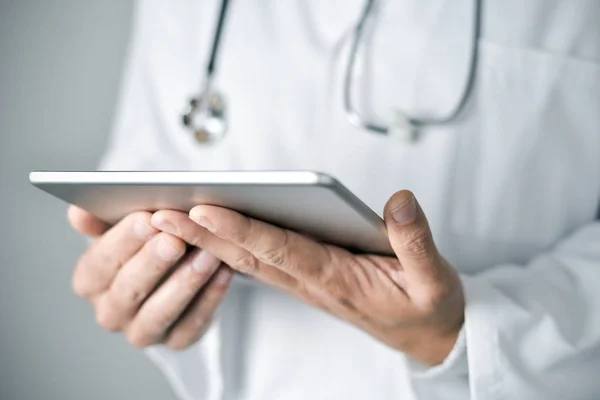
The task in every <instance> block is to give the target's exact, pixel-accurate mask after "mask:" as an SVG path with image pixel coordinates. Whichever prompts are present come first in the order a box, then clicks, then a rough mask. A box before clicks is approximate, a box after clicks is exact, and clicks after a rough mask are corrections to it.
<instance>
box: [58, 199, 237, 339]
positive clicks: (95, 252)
mask: <svg viewBox="0 0 600 400" xmlns="http://www.w3.org/2000/svg"><path fill="white" fill-rule="evenodd" d="M150 218H151V214H150V213H147V212H138V213H134V214H130V215H129V216H127V217H126V218H124V219H123V220H122V221H120V222H119V223H118V224H116V225H115V226H114V227H112V228H111V227H109V226H108V225H106V224H105V223H103V222H102V221H100V220H98V219H97V218H95V217H94V216H92V215H91V214H89V213H87V212H86V211H83V210H82V209H80V208H77V207H74V206H71V207H70V209H69V220H70V222H71V224H72V225H73V227H74V228H75V229H76V230H77V231H79V232H80V233H82V234H84V235H87V236H91V237H94V238H95V241H94V243H93V244H91V245H90V246H89V248H88V249H87V250H86V251H85V253H84V254H83V255H82V256H81V258H80V260H79V262H78V264H77V267H76V269H75V273H74V275H73V289H74V291H75V293H77V294H78V295H79V296H81V297H83V298H85V299H87V300H89V301H90V302H91V303H92V304H93V305H94V308H95V311H96V320H97V321H98V324H99V325H100V326H102V327H103V328H104V329H106V330H109V331H121V332H124V333H125V335H126V337H127V339H128V341H129V342H130V343H131V344H132V345H134V346H135V347H145V346H148V345H151V344H156V343H164V344H165V345H167V346H168V347H170V348H173V349H183V348H185V347H187V346H189V345H191V344H193V343H194V342H195V341H197V340H198V339H199V338H200V337H201V336H202V334H203V333H204V332H205V331H206V329H207V328H208V326H209V323H210V320H211V317H212V315H213V313H214V311H215V309H216V307H217V305H218V304H219V302H220V301H221V299H222V298H223V296H224V294H225V292H226V291H227V289H228V287H229V283H230V282H231V277H232V271H231V270H230V269H229V268H228V267H226V266H220V264H221V263H220V261H219V260H218V259H216V258H215V257H213V256H212V255H210V254H209V253H208V252H206V251H202V250H200V249H197V248H196V249H194V250H192V251H190V252H188V253H187V254H186V244H185V243H184V242H183V241H182V240H181V239H179V238H176V237H174V236H173V235H171V234H169V233H164V232H159V231H158V230H157V229H155V228H153V227H152V226H151V224H150Z"/></svg>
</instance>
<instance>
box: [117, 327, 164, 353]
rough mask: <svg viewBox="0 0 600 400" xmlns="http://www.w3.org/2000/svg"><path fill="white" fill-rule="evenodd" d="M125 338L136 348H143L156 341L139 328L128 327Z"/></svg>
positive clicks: (156, 340)
mask: <svg viewBox="0 0 600 400" xmlns="http://www.w3.org/2000/svg"><path fill="white" fill-rule="evenodd" d="M125 338H126V339H127V341H128V342H129V344H130V345H132V346H133V347H135V348H136V349H143V348H144V347H148V346H151V345H153V344H156V343H158V339H157V338H156V337H155V336H153V335H150V334H148V333H146V332H144V331H141V330H139V329H130V330H128V331H127V333H126V334H125Z"/></svg>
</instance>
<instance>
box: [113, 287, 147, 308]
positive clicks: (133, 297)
mask: <svg viewBox="0 0 600 400" xmlns="http://www.w3.org/2000/svg"><path fill="white" fill-rule="evenodd" d="M111 297H112V298H114V300H115V303H117V304H123V305H126V304H139V303H141V302H142V300H144V298H145V297H146V294H145V293H144V292H143V291H142V290H141V289H140V288H138V287H136V286H134V285H132V284H130V283H126V284H120V285H118V287H115V286H113V287H112V288H111Z"/></svg>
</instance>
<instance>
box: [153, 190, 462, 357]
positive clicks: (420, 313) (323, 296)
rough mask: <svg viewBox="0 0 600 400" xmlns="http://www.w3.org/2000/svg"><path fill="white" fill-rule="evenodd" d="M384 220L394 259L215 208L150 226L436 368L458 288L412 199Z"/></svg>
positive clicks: (452, 338) (456, 308)
mask: <svg viewBox="0 0 600 400" xmlns="http://www.w3.org/2000/svg"><path fill="white" fill-rule="evenodd" d="M384 215H385V223H386V227H387V230H388V235H389V239H390V244H391V245H392V248H393V250H394V253H395V255H396V257H384V256H379V255H356V254H352V253H350V252H349V251H347V250H345V249H343V248H340V247H336V246H331V245H328V244H324V243H320V242H317V241H314V240H312V239H310V238H308V237H306V236H303V235H300V234H298V233H296V232H293V231H290V230H286V229H281V228H278V227H276V226H273V225H270V224H267V223H265V222H261V221H258V220H255V219H252V218H248V217H245V216H243V215H241V214H239V213H237V212H235V211H231V210H229V209H225V208H222V207H216V206H205V205H202V206H197V207H195V208H194V209H192V210H191V211H190V214H189V218H188V216H187V215H186V214H184V213H180V212H177V211H167V210H164V211H159V212H157V213H155V214H154V215H153V217H152V223H153V225H154V226H155V227H156V228H158V229H160V230H162V231H165V232H168V233H171V234H173V235H176V236H179V237H180V238H182V239H183V240H185V241H186V242H188V243H190V244H192V245H194V246H197V247H200V248H203V249H205V250H206V251H208V252H209V253H211V254H212V255H214V256H215V257H217V258H219V259H221V260H222V261H223V262H225V263H226V264H228V265H229V266H230V267H231V268H233V269H235V270H237V271H239V272H242V273H244V274H247V275H250V276H252V277H253V278H255V279H257V280H259V281H261V282H264V283H266V284H268V285H270V286H273V287H276V288H278V289H280V290H283V291H285V292H287V293H289V294H291V295H292V296H294V297H297V298H300V299H302V300H303V301H305V302H307V303H309V304H311V305H313V306H316V307H318V308H321V309H323V310H326V311H327V312H329V313H331V314H333V315H334V316H336V317H338V318H342V319H344V320H346V321H348V322H350V323H352V324H354V325H356V326H358V327H360V328H361V329H363V330H364V331H366V332H368V333H369V334H371V335H372V336H373V337H375V338H376V339H378V340H380V341H381V342H383V343H385V344H387V345H388V346H390V347H392V348H394V349H397V350H400V351H402V352H404V353H405V354H406V355H408V356H409V357H411V358H413V359H414V360H416V361H418V362H420V363H422V364H427V365H437V364H440V363H442V362H443V361H444V359H445V358H446V356H447V355H448V354H449V352H450V351H451V349H452V348H453V347H454V344H455V342H456V338H457V335H458V332H459V331H460V329H461V326H462V324H463V319H464V296H463V290H462V285H461V281H460V279H459V277H458V275H457V273H456V271H455V270H454V269H453V268H452V267H451V266H450V265H449V264H448V262H447V261H446V260H445V259H444V258H443V257H442V256H441V255H440V254H439V253H438V251H437V248H436V246H435V243H434V241H433V237H432V234H431V231H430V229H429V225H428V223H427V219H426V218H425V215H424V213H423V211H422V209H421V207H420V206H419V204H418V203H417V201H416V199H415V198H414V196H413V194H412V193H411V192H409V191H400V192H398V193H396V194H395V195H393V196H392V197H391V198H390V200H389V201H388V203H387V204H386V207H385V212H384Z"/></svg>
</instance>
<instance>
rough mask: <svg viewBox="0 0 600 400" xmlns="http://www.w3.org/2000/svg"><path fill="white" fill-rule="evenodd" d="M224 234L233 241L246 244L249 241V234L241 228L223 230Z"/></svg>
mask: <svg viewBox="0 0 600 400" xmlns="http://www.w3.org/2000/svg"><path fill="white" fill-rule="evenodd" d="M220 233H221V235H222V236H225V237H227V238H229V239H230V240H231V241H232V242H233V243H236V244H238V245H242V246H243V245H245V244H247V241H248V235H247V234H246V233H245V232H242V231H240V230H232V231H221V232H220Z"/></svg>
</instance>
